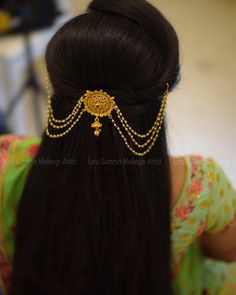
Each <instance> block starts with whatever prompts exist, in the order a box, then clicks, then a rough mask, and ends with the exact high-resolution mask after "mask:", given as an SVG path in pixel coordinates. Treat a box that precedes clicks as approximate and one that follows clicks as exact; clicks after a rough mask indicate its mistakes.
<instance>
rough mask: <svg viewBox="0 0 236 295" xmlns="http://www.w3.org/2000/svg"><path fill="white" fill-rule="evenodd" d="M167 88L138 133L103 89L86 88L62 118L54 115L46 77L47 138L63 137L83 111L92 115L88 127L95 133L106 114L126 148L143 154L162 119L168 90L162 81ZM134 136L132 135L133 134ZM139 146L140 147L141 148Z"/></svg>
mask: <svg viewBox="0 0 236 295" xmlns="http://www.w3.org/2000/svg"><path fill="white" fill-rule="evenodd" d="M166 86H167V88H166V91H165V93H164V95H163V99H162V103H161V108H160V111H159V112H158V114H157V117H156V120H155V122H154V124H153V126H152V127H151V129H149V130H148V132H147V133H144V134H140V133H138V132H136V131H135V130H133V128H132V127H131V126H130V125H129V124H128V122H127V121H126V120H125V118H124V116H123V114H122V113H121V111H120V109H119V107H118V106H117V104H116V103H115V100H114V99H115V97H114V96H110V95H109V94H108V93H107V92H104V91H103V90H99V91H98V90H95V91H89V90H87V91H86V93H85V94H84V95H82V96H81V98H80V99H79V100H78V102H77V103H76V105H75V107H74V108H73V110H72V112H71V113H70V114H69V115H68V116H67V117H66V118H65V119H61V120H59V119H56V118H55V117H54V113H53V109H52V105H51V97H52V95H51V89H50V82H49V79H48V78H47V86H46V89H47V97H48V111H47V123H46V134H47V135H48V136H49V137H50V138H59V137H63V136H64V135H66V134H67V133H69V132H70V131H71V129H72V128H73V127H74V126H75V124H76V123H77V122H78V121H79V120H80V118H81V116H82V115H83V113H84V112H87V113H89V114H91V115H92V116H95V119H94V122H93V123H92V124H91V127H92V128H94V135H96V136H99V135H100V133H101V131H102V123H101V122H100V121H99V118H100V117H101V118H102V117H108V118H109V119H110V120H111V122H112V124H113V125H114V127H115V128H116V129H117V131H118V133H119V134H120V136H121V138H122V139H123V141H124V143H125V145H126V146H127V148H128V149H129V150H130V151H131V152H132V153H133V154H135V155H136V156H140V157H142V156H144V155H146V154H147V153H149V152H150V150H151V149H152V147H153V146H154V144H155V142H156V140H157V138H158V136H159V133H160V130H161V126H162V123H163V121H164V115H165V111H166V106H167V97H168V91H169V84H168V83H167V84H166ZM113 111H115V112H116V114H117V118H118V119H119V121H120V123H121V125H122V127H123V129H124V130H125V131H126V133H127V134H128V136H129V139H130V141H131V142H132V143H133V145H134V146H136V147H137V148H138V149H140V151H138V150H136V149H134V148H133V147H132V146H131V142H129V141H128V138H127V136H125V134H124V131H122V130H121V128H120V127H119V126H118V125H117V123H116V122H115V120H114V118H113V115H112V112H113ZM49 127H51V128H54V129H56V130H60V129H65V130H64V131H62V132H60V133H56V134H52V133H50V131H49ZM135 137H136V138H135ZM142 139H146V141H145V142H143V143H139V142H138V140H142ZM141 150H142V151H141Z"/></svg>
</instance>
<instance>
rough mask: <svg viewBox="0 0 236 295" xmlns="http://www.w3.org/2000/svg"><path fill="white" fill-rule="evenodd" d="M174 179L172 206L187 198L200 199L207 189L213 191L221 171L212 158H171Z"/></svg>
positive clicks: (200, 156) (193, 156) (195, 156)
mask: <svg viewBox="0 0 236 295" xmlns="http://www.w3.org/2000/svg"><path fill="white" fill-rule="evenodd" d="M170 163H171V165H170V167H171V179H172V191H173V194H172V204H173V205H172V206H174V205H176V204H177V203H179V202H180V201H181V200H183V199H186V198H191V197H192V198H193V197H195V198H197V199H198V198H199V196H200V194H201V193H202V192H203V191H204V190H207V189H212V187H213V183H214V181H215V180H216V178H217V177H219V175H218V176H217V171H218V170H220V169H221V167H220V165H219V163H217V161H216V160H215V159H214V158H213V157H211V156H203V155H200V154H188V155H181V156H176V157H170Z"/></svg>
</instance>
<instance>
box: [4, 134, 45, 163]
mask: <svg viewBox="0 0 236 295" xmlns="http://www.w3.org/2000/svg"><path fill="white" fill-rule="evenodd" d="M40 142H41V138H40V137H30V136H21V135H15V134H6V135H1V136H0V158H1V162H2V160H4V159H6V156H7V155H9V154H10V153H11V154H12V153H19V152H22V151H25V152H26V155H29V156H31V155H32V156H33V155H34V154H35V152H36V150H37V147H39V145H40Z"/></svg>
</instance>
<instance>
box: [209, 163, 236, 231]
mask: <svg viewBox="0 0 236 295" xmlns="http://www.w3.org/2000/svg"><path fill="white" fill-rule="evenodd" d="M206 165H207V167H206V169H207V177H208V181H209V182H208V185H209V189H210V194H209V198H210V200H209V201H210V202H209V203H210V206H209V212H208V215H207V224H206V225H207V227H206V231H207V232H209V233H219V232H221V231H224V230H226V229H227V228H229V227H230V226H232V225H233V224H235V223H236V191H235V189H234V188H233V186H232V183H231V182H230V180H229V178H228V177H227V176H226V174H225V172H224V170H223V169H222V167H221V166H220V165H219V164H218V163H217V162H216V161H215V160H214V159H212V158H207V160H206Z"/></svg>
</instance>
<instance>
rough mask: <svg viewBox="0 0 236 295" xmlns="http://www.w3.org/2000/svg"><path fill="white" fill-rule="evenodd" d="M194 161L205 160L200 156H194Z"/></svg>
mask: <svg viewBox="0 0 236 295" xmlns="http://www.w3.org/2000/svg"><path fill="white" fill-rule="evenodd" d="M192 159H193V160H194V161H202V160H203V156H200V155H193V156H192Z"/></svg>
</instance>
